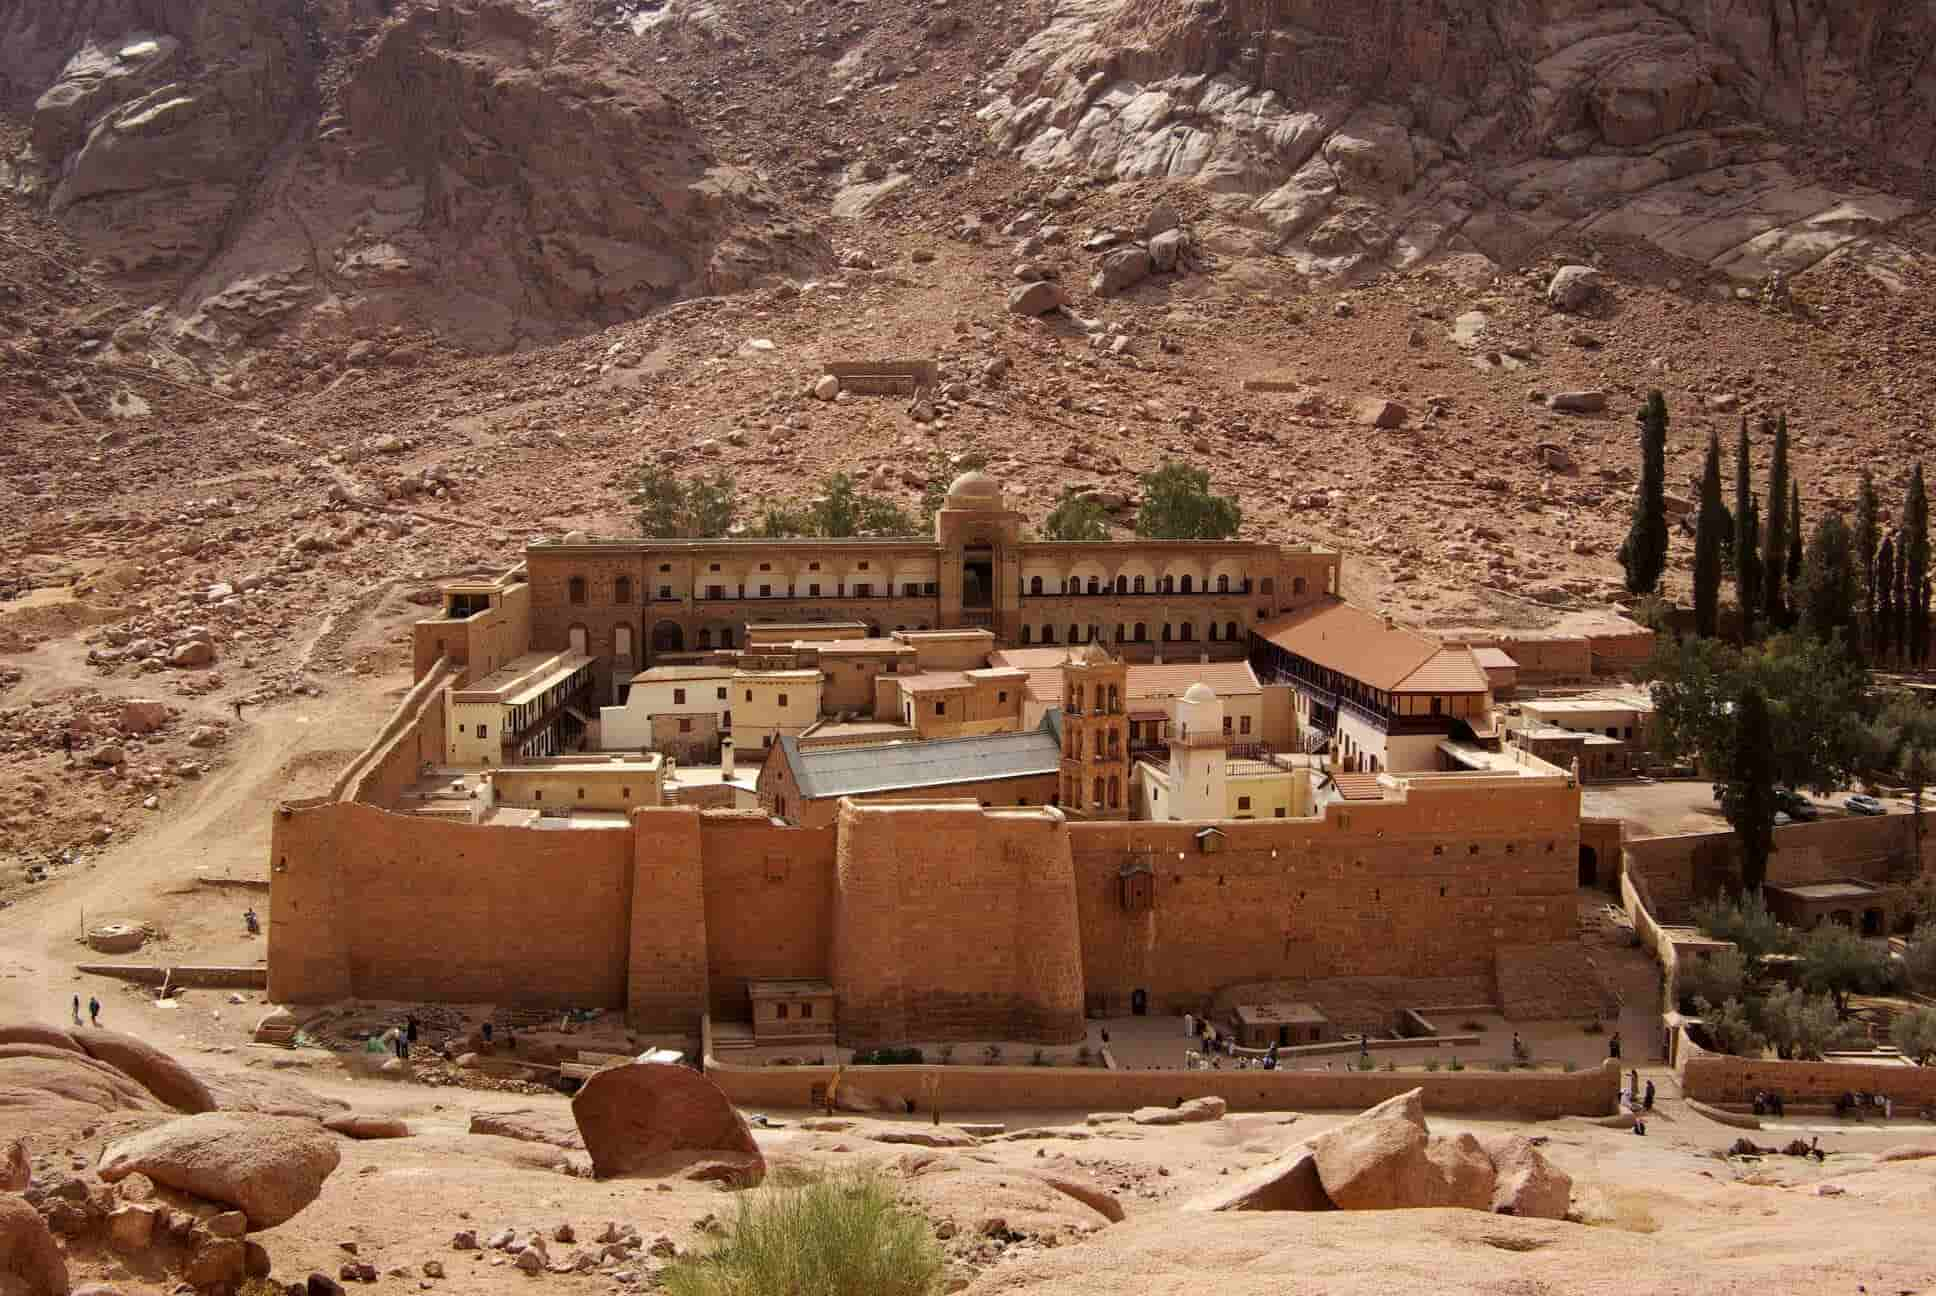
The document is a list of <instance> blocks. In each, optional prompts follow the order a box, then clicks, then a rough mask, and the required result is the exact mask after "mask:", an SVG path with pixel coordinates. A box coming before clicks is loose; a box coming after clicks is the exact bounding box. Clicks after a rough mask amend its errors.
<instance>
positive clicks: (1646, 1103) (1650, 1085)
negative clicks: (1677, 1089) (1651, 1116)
mask: <svg viewBox="0 0 1936 1296" xmlns="http://www.w3.org/2000/svg"><path fill="white" fill-rule="evenodd" d="M1640 1105H1641V1106H1642V1107H1644V1108H1645V1109H1647V1110H1648V1111H1652V1110H1653V1109H1654V1082H1653V1081H1652V1080H1649V1081H1648V1082H1647V1096H1646V1097H1645V1098H1643V1099H1642V1100H1641V1103H1640Z"/></svg>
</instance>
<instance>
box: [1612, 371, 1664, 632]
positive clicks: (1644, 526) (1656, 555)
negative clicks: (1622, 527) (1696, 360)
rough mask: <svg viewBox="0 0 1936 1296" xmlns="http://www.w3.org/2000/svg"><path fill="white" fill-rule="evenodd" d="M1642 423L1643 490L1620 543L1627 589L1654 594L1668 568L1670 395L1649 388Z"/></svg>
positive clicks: (1638, 417)
mask: <svg viewBox="0 0 1936 1296" xmlns="http://www.w3.org/2000/svg"><path fill="white" fill-rule="evenodd" d="M1635 418H1636V421H1637V422H1638V423H1639V424H1640V490H1639V491H1638V493H1637V494H1636V495H1635V496H1634V515H1633V526H1632V527H1630V528H1629V529H1628V531H1627V539H1626V541H1625V543H1623V544H1622V545H1621V546H1620V565H1621V566H1622V567H1625V568H1626V569H1627V589H1628V591H1629V592H1631V593H1634V594H1651V593H1653V592H1654V591H1655V590H1656V589H1657V588H1659V586H1660V574H1661V573H1662V572H1663V571H1665V570H1667V398H1666V397H1664V396H1662V395H1661V394H1660V393H1659V392H1658V391H1654V392H1649V393H1648V395H1647V404H1646V407H1645V408H1644V409H1642V410H1641V411H1640V413H1639V414H1638V415H1636V416H1635Z"/></svg>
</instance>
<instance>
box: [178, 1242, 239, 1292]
mask: <svg viewBox="0 0 1936 1296" xmlns="http://www.w3.org/2000/svg"><path fill="white" fill-rule="evenodd" d="M246 1267H247V1251H246V1249H245V1248H244V1247H243V1245H242V1239H241V1238H223V1237H205V1238H203V1239H202V1241H201V1245H199V1246H197V1247H196V1248H195V1250H194V1252H193V1253H192V1254H191V1255H190V1256H189V1257H188V1263H187V1264H185V1265H183V1266H182V1271H181V1276H182V1281H183V1282H186V1283H190V1284H192V1285H193V1286H195V1287H196V1288H197V1289H201V1288H206V1287H213V1286H215V1285H217V1284H218V1283H220V1284H228V1283H238V1282H241V1281H242V1274H243V1271H244V1269H245V1268H246Z"/></svg>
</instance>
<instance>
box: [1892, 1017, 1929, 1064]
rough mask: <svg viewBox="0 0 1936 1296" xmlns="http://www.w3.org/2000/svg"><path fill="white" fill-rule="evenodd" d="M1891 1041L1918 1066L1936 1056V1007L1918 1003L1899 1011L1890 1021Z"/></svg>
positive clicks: (1927, 1062) (1899, 1051) (1898, 1050)
mask: <svg viewBox="0 0 1936 1296" xmlns="http://www.w3.org/2000/svg"><path fill="white" fill-rule="evenodd" d="M1889 1042H1890V1043H1891V1044H1894V1045H1895V1046H1896V1051H1897V1052H1898V1053H1900V1054H1902V1055H1903V1056H1904V1057H1906V1058H1909V1059H1911V1060H1912V1061H1914V1062H1915V1063H1916V1064H1917V1065H1918V1066H1928V1065H1929V1060H1930V1058H1931V1057H1936V1008H1925V1007H1922V1006H1921V1005H1918V1006H1916V1007H1914V1008H1905V1009H1903V1010H1902V1011H1900V1012H1898V1013H1897V1014H1896V1016H1895V1019H1894V1020H1893V1021H1891V1022H1890V1023H1889Z"/></svg>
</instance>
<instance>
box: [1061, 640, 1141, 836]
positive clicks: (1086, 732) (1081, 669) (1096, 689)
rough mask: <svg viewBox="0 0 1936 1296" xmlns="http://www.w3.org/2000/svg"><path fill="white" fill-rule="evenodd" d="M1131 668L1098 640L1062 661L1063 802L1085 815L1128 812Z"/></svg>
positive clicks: (1110, 816)
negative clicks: (1127, 706) (1127, 702)
mask: <svg viewBox="0 0 1936 1296" xmlns="http://www.w3.org/2000/svg"><path fill="white" fill-rule="evenodd" d="M1128 693H1129V668H1128V667H1127V666H1125V665H1124V664H1123V661H1122V659H1121V658H1118V657H1112V656H1110V655H1109V652H1108V650H1107V649H1105V648H1104V647H1103V646H1102V645H1101V644H1087V645H1085V646H1083V647H1081V648H1078V649H1075V650H1074V651H1072V652H1071V653H1070V654H1069V657H1068V660H1067V661H1065V662H1064V663H1063V667H1062V805H1063V808H1064V809H1066V810H1067V811H1068V812H1069V813H1070V814H1072V815H1078V816H1080V817H1082V818H1085V819H1127V818H1128V817H1129V713H1128V711H1127V710H1126V709H1125V703H1126V700H1127V695H1128Z"/></svg>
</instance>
